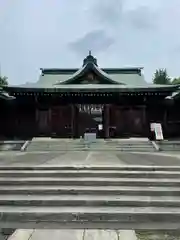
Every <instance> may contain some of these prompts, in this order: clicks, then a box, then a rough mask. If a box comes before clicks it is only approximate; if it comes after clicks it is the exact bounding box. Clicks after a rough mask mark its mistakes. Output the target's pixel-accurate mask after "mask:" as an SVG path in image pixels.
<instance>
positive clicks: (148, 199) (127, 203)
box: [0, 194, 180, 207]
mask: <svg viewBox="0 0 180 240" xmlns="http://www.w3.org/2000/svg"><path fill="white" fill-rule="evenodd" d="M0 206H21V207H22V206H41V207H42V206H44V207H48V206H49V207H50V206H59V207H62V206H64V207H67V206H69V207H72V206H74V207H86V206H87V207H90V206H92V207H111V206H112V207H113V206H114V207H150V206H151V207H180V196H127V195H126V196H120V195H108V196H107V195H96V196H95V195H83V194H82V195H80V196H78V195H77V196H75V195H73V196H72V195H51V196H49V195H33V196H29V195H1V196H0Z"/></svg>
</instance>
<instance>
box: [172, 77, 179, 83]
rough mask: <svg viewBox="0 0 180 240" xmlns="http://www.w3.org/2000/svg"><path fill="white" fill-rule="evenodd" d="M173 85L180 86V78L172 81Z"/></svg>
mask: <svg viewBox="0 0 180 240" xmlns="http://www.w3.org/2000/svg"><path fill="white" fill-rule="evenodd" d="M172 84H174V85H178V84H180V77H178V78H174V79H173V80H172Z"/></svg>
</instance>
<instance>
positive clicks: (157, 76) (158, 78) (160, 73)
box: [153, 68, 171, 84]
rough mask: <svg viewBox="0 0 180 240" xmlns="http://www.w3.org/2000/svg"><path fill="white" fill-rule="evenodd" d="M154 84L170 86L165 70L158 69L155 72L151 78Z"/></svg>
mask: <svg viewBox="0 0 180 240" xmlns="http://www.w3.org/2000/svg"><path fill="white" fill-rule="evenodd" d="M153 83H154V84H171V79H170V77H169V76H168V74H167V71H166V69H163V68H160V69H158V70H156V72H155V73H154V76H153Z"/></svg>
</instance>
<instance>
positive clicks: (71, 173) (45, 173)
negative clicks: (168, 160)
mask: <svg viewBox="0 0 180 240" xmlns="http://www.w3.org/2000/svg"><path fill="white" fill-rule="evenodd" d="M0 177H10V178H11V177H18V178H20V177H54V178H56V177H61V178H62V177H104V178H106V177H107V178H109V177H114V178H122V177H125V178H158V179H160V178H180V171H158V170H156V171H151V170H150V171H148V170H146V171H133V170H132V171H128V170H81V171H79V170H33V171H32V170H23V171H19V170H6V171H3V170H0Z"/></svg>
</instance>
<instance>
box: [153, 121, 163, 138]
mask: <svg viewBox="0 0 180 240" xmlns="http://www.w3.org/2000/svg"><path fill="white" fill-rule="evenodd" d="M154 131H155V135H156V140H163V139H164V137H163V132H162V126H161V124H160V123H155V124H154Z"/></svg>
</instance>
